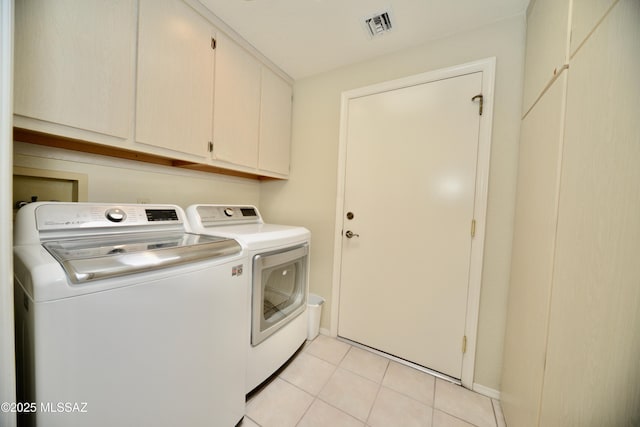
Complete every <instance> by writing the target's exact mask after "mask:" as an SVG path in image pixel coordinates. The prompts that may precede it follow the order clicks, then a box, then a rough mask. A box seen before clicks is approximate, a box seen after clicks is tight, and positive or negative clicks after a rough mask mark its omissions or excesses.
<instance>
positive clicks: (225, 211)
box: [224, 208, 233, 216]
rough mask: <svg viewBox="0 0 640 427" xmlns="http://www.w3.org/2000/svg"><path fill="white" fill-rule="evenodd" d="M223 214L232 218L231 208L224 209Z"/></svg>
mask: <svg viewBox="0 0 640 427" xmlns="http://www.w3.org/2000/svg"><path fill="white" fill-rule="evenodd" d="M224 214H225V215H226V216H233V208H225V209H224Z"/></svg>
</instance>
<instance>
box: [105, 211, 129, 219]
mask: <svg viewBox="0 0 640 427" xmlns="http://www.w3.org/2000/svg"><path fill="white" fill-rule="evenodd" d="M104 216H106V217H107V219H108V220H109V221H111V222H122V221H124V220H125V219H126V218H127V214H126V213H125V212H124V211H123V210H122V209H118V208H113V209H109V210H108V211H107V212H106V213H105V214H104Z"/></svg>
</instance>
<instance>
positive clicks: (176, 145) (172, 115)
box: [136, 0, 215, 156]
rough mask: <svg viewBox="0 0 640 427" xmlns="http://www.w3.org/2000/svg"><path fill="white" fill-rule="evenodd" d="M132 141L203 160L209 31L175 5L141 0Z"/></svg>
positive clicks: (207, 132)
mask: <svg viewBox="0 0 640 427" xmlns="http://www.w3.org/2000/svg"><path fill="white" fill-rule="evenodd" d="M138 31H139V33H138V86H137V103H136V141H137V142H142V143H145V144H149V145H153V146H157V147H163V148H168V149H171V150H175V151H180V152H183V153H189V154H196V155H200V156H206V153H207V145H208V143H209V141H211V117H212V111H211V109H212V106H213V66H214V57H215V53H214V52H215V51H214V50H213V46H212V40H211V39H212V38H213V37H214V35H215V34H214V29H213V27H212V26H211V24H209V22H208V21H206V20H205V19H204V18H203V17H202V16H200V15H199V14H198V13H196V12H195V11H194V10H193V9H191V7H189V6H188V5H186V4H185V3H183V2H182V1H179V0H141V1H140V18H139V30H138Z"/></svg>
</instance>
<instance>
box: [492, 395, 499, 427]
mask: <svg viewBox="0 0 640 427" xmlns="http://www.w3.org/2000/svg"><path fill="white" fill-rule="evenodd" d="M491 409H493V420H494V421H495V422H496V427H498V415H497V414H496V405H495V404H494V403H493V399H491Z"/></svg>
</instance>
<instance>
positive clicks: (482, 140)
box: [329, 57, 496, 389]
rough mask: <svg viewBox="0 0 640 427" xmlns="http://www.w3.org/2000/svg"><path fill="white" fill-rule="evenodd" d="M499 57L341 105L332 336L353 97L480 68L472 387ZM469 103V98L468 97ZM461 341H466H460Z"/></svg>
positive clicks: (409, 82) (466, 362)
mask: <svg viewBox="0 0 640 427" xmlns="http://www.w3.org/2000/svg"><path fill="white" fill-rule="evenodd" d="M495 68H496V58H495V57H491V58H485V59H481V60H478V61H473V62H469V63H465V64H461V65H456V66H452V67H448V68H442V69H438V70H434V71H428V72H425V73H421V74H416V75H413V76H408V77H403V78H400V79H396V80H390V81H386V82H382V83H377V84H373V85H370V86H366V87H362V88H358V89H352V90H348V91H345V92H342V96H341V101H340V103H341V105H340V140H339V146H338V182H337V186H338V188H337V192H336V216H335V230H334V249H333V278H332V290H331V297H332V298H331V302H332V304H331V329H330V331H329V332H330V334H331V336H333V337H336V336H337V335H338V320H339V319H338V317H339V316H338V312H339V307H340V278H341V270H342V240H343V237H342V227H343V211H344V196H345V176H346V168H347V155H346V154H347V130H348V129H347V126H348V119H349V101H350V100H351V99H354V98H359V97H362V96H367V95H373V94H376V93H380V92H386V91H391V90H396V89H401V88H404V87H409V86H416V85H419V84H424V83H430V82H434V81H438V80H443V79H447V78H453V77H459V76H463V75H466V74H471V73H477V72H482V88H483V89H482V95H483V101H484V105H483V113H482V119H481V120H480V129H479V133H478V164H477V168H476V189H475V203H474V208H473V214H474V218H475V220H476V229H475V237H474V238H473V239H472V240H471V257H470V265H469V288H468V293H467V310H466V319H465V336H466V337H467V343H466V345H467V349H466V350H467V351H466V352H465V353H464V355H463V357H462V374H461V377H462V378H461V382H462V385H463V386H464V387H466V388H468V389H472V388H473V378H474V372H475V359H476V347H477V332H478V315H479V312H480V290H481V285H482V262H483V256H484V240H485V231H486V216H487V199H488V187H489V165H490V157H491V132H492V124H493V100H494V84H495ZM469 102H471V98H470V99H469ZM461 344H462V343H461Z"/></svg>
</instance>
